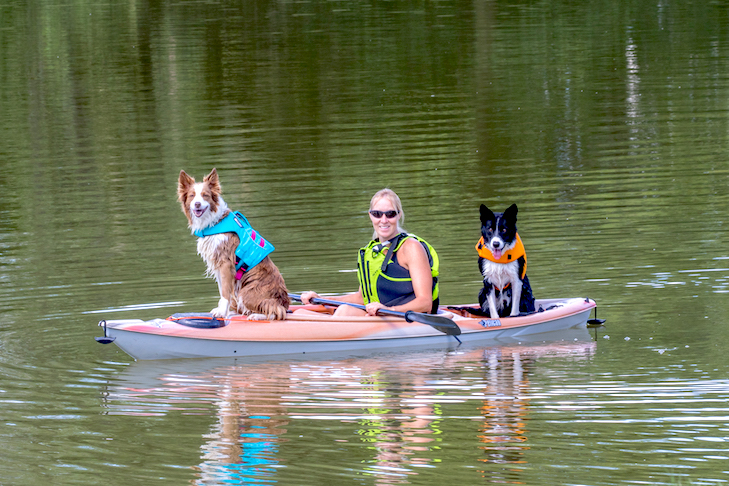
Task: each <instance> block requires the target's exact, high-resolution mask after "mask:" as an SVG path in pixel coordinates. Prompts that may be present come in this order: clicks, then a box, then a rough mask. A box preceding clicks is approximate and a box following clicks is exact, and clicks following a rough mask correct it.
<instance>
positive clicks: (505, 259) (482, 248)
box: [476, 233, 527, 278]
mask: <svg viewBox="0 0 729 486" xmlns="http://www.w3.org/2000/svg"><path fill="white" fill-rule="evenodd" d="M476 251H477V252H478V256H480V257H481V258H485V259H486V260H489V261H492V262H494V263H511V262H515V261H517V260H518V259H519V258H521V257H524V268H523V269H522V271H521V278H524V276H525V275H526V269H527V257H526V250H525V249H524V243H522V242H521V238H520V237H519V233H517V234H516V245H515V246H514V248H512V249H511V250H507V251H505V252H503V253H502V254H501V258H498V259H497V258H495V257H494V254H493V253H491V250H489V249H488V247H487V246H486V242H485V241H484V240H483V236H482V237H481V239H480V240H478V243H477V244H476Z"/></svg>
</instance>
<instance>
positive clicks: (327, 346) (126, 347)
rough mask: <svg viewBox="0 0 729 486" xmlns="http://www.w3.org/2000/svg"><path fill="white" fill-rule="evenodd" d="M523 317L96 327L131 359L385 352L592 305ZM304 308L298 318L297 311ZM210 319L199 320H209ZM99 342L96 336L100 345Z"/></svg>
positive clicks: (548, 325)
mask: <svg viewBox="0 0 729 486" xmlns="http://www.w3.org/2000/svg"><path fill="white" fill-rule="evenodd" d="M536 306H537V309H538V310H541V311H538V312H535V313H533V314H529V315H522V316H515V317H503V318H501V317H500V318H489V317H481V316H476V315H472V314H471V313H469V312H468V311H467V310H463V309H464V308H468V307H473V308H474V309H477V308H478V306H458V308H459V309H461V310H458V311H452V310H449V308H448V307H447V306H441V309H440V310H439V313H438V315H439V316H442V317H447V318H449V319H451V320H452V321H453V322H455V323H456V324H457V325H458V327H460V329H461V334H460V336H458V338H460V339H458V338H456V337H455V336H448V335H446V334H443V333H442V332H439V331H438V330H436V329H434V328H433V327H431V326H429V325H426V324H422V323H418V322H407V321H406V320H404V319H402V318H397V317H380V316H376V317H371V316H363V317H340V316H334V315H332V312H333V310H334V309H333V308H332V307H328V306H322V305H296V306H292V307H291V310H292V311H293V312H291V313H289V314H287V316H286V319H285V320H281V321H253V320H248V319H247V317H246V316H239V315H235V316H230V317H229V318H227V319H225V320H224V321H220V323H219V324H216V325H219V326H220V327H212V328H200V327H191V326H188V325H184V324H182V323H180V322H177V320H175V319H172V318H168V319H153V320H151V321H142V320H140V319H120V320H105V321H101V322H100V323H99V325H100V326H102V327H103V328H104V331H105V336H107V339H108V340H113V342H114V343H115V344H117V345H118V346H119V347H120V348H121V349H122V350H123V351H125V352H126V353H127V354H129V355H130V356H132V357H133V358H135V359H169V358H190V357H226V356H261V355H269V354H270V355H273V354H292V353H293V354H299V353H304V352H307V353H308V352H326V351H348V350H360V349H383V348H391V347H400V346H415V345H424V344H429V345H440V346H442V345H458V344H459V343H460V342H461V341H463V342H467V341H469V342H471V341H484V340H486V341H487V340H494V341H496V340H498V339H500V338H505V337H509V338H514V339H516V338H519V337H520V336H526V335H531V334H538V333H547V332H554V331H559V330H566V329H570V328H575V327H583V328H584V327H585V323H586V321H587V319H588V317H589V314H590V312H591V310H592V309H593V308H595V302H594V301H592V300H590V299H585V298H574V299H548V300H538V301H537V303H536ZM299 310H303V311H304V312H297V311H299ZM207 316H209V314H207V315H206V314H202V315H201V316H200V317H202V318H208V317H207ZM101 339H102V338H99V339H97V340H99V341H100V342H102V341H101Z"/></svg>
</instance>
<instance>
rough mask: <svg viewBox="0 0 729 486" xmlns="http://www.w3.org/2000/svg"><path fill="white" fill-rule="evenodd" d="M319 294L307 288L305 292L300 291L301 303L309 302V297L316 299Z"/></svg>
mask: <svg viewBox="0 0 729 486" xmlns="http://www.w3.org/2000/svg"><path fill="white" fill-rule="evenodd" d="M318 298H319V294H317V293H316V292H312V291H311V290H307V291H306V292H302V293H301V303H302V304H311V299H318Z"/></svg>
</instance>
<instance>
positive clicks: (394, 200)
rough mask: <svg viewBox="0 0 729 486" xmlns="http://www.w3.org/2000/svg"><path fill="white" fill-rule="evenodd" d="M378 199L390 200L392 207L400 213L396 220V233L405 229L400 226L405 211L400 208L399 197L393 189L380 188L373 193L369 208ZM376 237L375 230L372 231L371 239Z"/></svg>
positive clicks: (403, 220)
mask: <svg viewBox="0 0 729 486" xmlns="http://www.w3.org/2000/svg"><path fill="white" fill-rule="evenodd" d="M380 199H387V200H388V201H390V204H392V207H393V208H394V209H395V211H397V212H398V213H399V214H400V219H398V220H397V231H398V233H402V232H404V231H405V230H404V229H403V228H402V223H404V222H405V212H404V211H403V210H402V203H401V202H400V197H398V195H397V194H395V191H393V190H392V189H388V188H387V187H386V188H384V189H380V190H379V191H377V192H376V193H375V195H374V196H372V199H370V209H372V206H374V205H375V203H376V202H377V201H379V200H380ZM376 238H377V231H373V232H372V239H373V240H374V239H376Z"/></svg>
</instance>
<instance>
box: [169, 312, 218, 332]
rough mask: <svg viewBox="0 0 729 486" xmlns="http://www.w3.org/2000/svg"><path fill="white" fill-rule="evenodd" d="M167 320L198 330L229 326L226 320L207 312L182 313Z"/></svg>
mask: <svg viewBox="0 0 729 486" xmlns="http://www.w3.org/2000/svg"><path fill="white" fill-rule="evenodd" d="M167 320H168V321H173V322H176V323H177V324H181V325H183V326H187V327H194V328H197V329H217V328H219V327H225V326H227V325H228V323H227V322H226V321H225V320H221V319H218V318H217V317H213V315H212V314H210V313H206V312H180V313H178V314H172V315H171V316H170V317H168V318H167Z"/></svg>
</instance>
